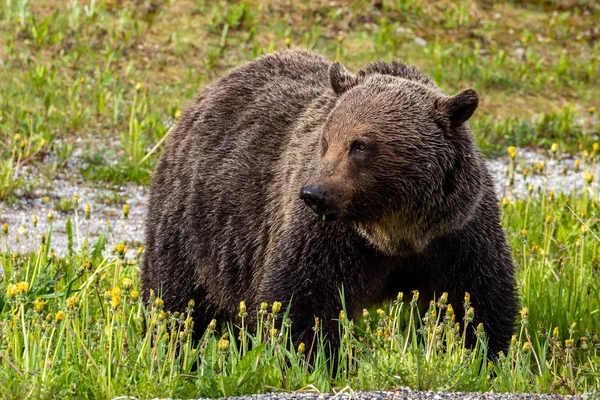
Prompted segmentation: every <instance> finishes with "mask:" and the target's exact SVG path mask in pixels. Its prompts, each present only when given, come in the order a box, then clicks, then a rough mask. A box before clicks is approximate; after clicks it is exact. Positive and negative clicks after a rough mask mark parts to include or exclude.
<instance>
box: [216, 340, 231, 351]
mask: <svg viewBox="0 0 600 400" xmlns="http://www.w3.org/2000/svg"><path fill="white" fill-rule="evenodd" d="M217 349H218V350H219V351H223V352H226V351H229V340H227V339H221V340H219V342H218V343H217Z"/></svg>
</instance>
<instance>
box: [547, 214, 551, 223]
mask: <svg viewBox="0 0 600 400" xmlns="http://www.w3.org/2000/svg"><path fill="white" fill-rule="evenodd" d="M550 222H552V217H551V216H550V215H546V223H547V224H549V223H550Z"/></svg>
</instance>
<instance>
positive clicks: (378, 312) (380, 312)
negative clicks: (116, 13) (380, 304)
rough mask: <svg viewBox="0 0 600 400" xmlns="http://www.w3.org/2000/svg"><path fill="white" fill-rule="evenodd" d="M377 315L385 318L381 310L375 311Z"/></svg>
mask: <svg viewBox="0 0 600 400" xmlns="http://www.w3.org/2000/svg"><path fill="white" fill-rule="evenodd" d="M377 315H379V317H380V318H381V317H385V311H383V310H382V309H381V308H378V309H377Z"/></svg>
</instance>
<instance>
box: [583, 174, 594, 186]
mask: <svg viewBox="0 0 600 400" xmlns="http://www.w3.org/2000/svg"><path fill="white" fill-rule="evenodd" d="M583 179H585V182H586V183H587V184H590V183H592V182H593V181H594V174H592V173H591V172H584V173H583Z"/></svg>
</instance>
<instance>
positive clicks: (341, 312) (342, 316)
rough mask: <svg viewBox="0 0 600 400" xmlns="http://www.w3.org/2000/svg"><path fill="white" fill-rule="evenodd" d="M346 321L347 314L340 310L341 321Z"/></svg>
mask: <svg viewBox="0 0 600 400" xmlns="http://www.w3.org/2000/svg"><path fill="white" fill-rule="evenodd" d="M345 319H346V313H345V312H344V310H340V321H343V320H345Z"/></svg>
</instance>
